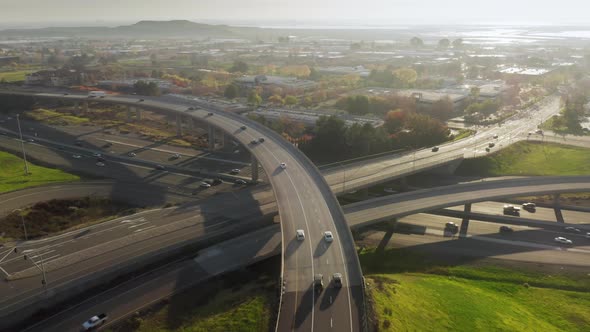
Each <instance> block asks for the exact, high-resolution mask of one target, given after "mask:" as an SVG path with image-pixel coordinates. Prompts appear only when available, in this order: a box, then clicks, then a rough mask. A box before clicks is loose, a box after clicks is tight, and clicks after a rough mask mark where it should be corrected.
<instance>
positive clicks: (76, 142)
mask: <svg viewBox="0 0 590 332" xmlns="http://www.w3.org/2000/svg"><path fill="white" fill-rule="evenodd" d="M74 144H75V145H77V146H82V141H75V142H74Z"/></svg>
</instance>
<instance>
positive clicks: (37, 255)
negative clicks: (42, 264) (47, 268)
mask: <svg viewBox="0 0 590 332" xmlns="http://www.w3.org/2000/svg"><path fill="white" fill-rule="evenodd" d="M54 251H55V250H49V251H46V252H40V253H38V254H36V255H35V256H29V258H37V257H39V256H41V255H46V254H49V253H52V252H54Z"/></svg>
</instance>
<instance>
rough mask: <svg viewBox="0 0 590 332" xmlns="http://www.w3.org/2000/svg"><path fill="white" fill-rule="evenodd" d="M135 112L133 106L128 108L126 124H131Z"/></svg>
mask: <svg viewBox="0 0 590 332" xmlns="http://www.w3.org/2000/svg"><path fill="white" fill-rule="evenodd" d="M132 112H133V107H132V106H127V110H126V113H127V116H126V117H125V122H131V117H132V116H133V115H132V114H133V113H132Z"/></svg>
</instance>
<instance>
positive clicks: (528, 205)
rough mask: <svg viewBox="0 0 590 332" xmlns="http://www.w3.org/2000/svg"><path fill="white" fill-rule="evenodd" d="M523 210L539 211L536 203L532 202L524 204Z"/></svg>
mask: <svg viewBox="0 0 590 332" xmlns="http://www.w3.org/2000/svg"><path fill="white" fill-rule="evenodd" d="M522 208H523V209H524V210H526V211H529V212H535V211H537V205H536V204H535V203H531V202H528V203H523V204H522Z"/></svg>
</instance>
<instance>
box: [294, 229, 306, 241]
mask: <svg viewBox="0 0 590 332" xmlns="http://www.w3.org/2000/svg"><path fill="white" fill-rule="evenodd" d="M296 237H297V240H298V241H303V240H305V232H304V231H303V230H302V229H298V230H297V235H296Z"/></svg>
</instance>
